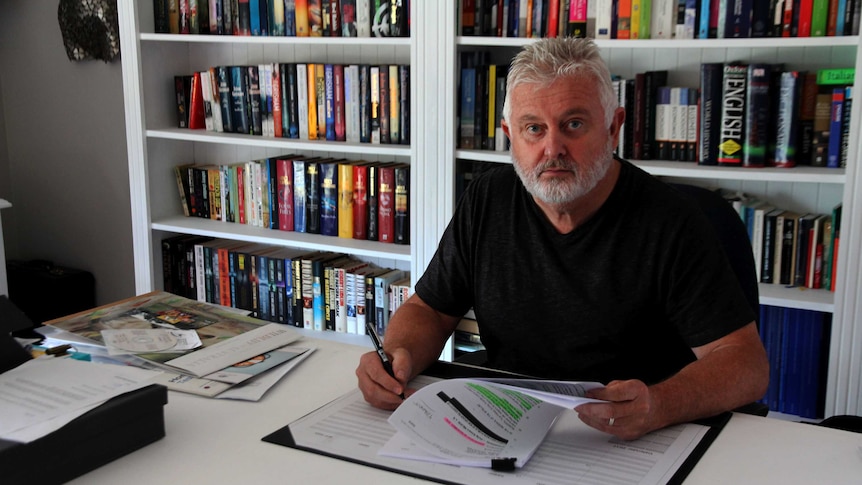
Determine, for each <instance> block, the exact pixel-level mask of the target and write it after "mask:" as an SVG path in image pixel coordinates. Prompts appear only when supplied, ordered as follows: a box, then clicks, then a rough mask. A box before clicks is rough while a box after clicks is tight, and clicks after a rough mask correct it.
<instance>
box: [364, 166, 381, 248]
mask: <svg viewBox="0 0 862 485" xmlns="http://www.w3.org/2000/svg"><path fill="white" fill-rule="evenodd" d="M379 176H380V168H379V165H377V164H371V165H369V166H368V183H367V186H366V191H367V194H368V233H367V236H366V237H367V239H368V240H369V241H376V240H377V233H378V232H379V230H380V225H379V224H378V223H377V211H378V204H379V202H380V196H379V193H378V191H379V189H380V188H379V186H378V183H379V178H380V177H379Z"/></svg>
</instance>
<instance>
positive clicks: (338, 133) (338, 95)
mask: <svg viewBox="0 0 862 485" xmlns="http://www.w3.org/2000/svg"><path fill="white" fill-rule="evenodd" d="M332 81H333V84H334V87H333V91H334V93H333V94H334V100H335V101H334V104H335V106H334V108H335V141H345V140H347V135H346V125H345V123H344V66H343V65H342V64H335V65H333V66H332Z"/></svg>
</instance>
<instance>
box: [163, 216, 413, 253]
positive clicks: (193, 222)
mask: <svg viewBox="0 0 862 485" xmlns="http://www.w3.org/2000/svg"><path fill="white" fill-rule="evenodd" d="M151 228H152V229H153V230H156V231H165V232H172V233H184V234H195V235H198V236H211V237H215V238H223V239H235V240H238V241H248V242H255V243H264V244H272V245H274V246H290V247H295V248H299V249H315V250H317V249H319V250H324V251H335V252H342V253H350V254H353V255H356V256H363V257H371V258H381V259H388V260H393V261H405V262H409V261H410V246H407V245H399V244H388V243H381V242H375V241H363V240H359V239H347V238H340V237H333V236H321V235H319V234H307V233H302V232H292V231H277V230H275V229H264V228H262V227H252V226H248V225H246V224H234V223H230V222H222V221H211V220H207V219H198V218H194V217H182V216H181V217H167V218H164V219H159V220H157V221H154V222H153V223H152V224H151Z"/></svg>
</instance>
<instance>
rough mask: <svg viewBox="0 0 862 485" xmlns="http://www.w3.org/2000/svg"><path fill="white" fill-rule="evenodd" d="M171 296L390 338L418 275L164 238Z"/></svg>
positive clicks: (227, 243)
mask: <svg viewBox="0 0 862 485" xmlns="http://www.w3.org/2000/svg"><path fill="white" fill-rule="evenodd" d="M161 246H162V267H163V277H164V280H163V281H164V287H165V291H168V292H170V293H174V294H178V295H181V296H185V297H186V298H191V299H195V300H198V301H202V302H209V303H215V304H219V305H222V306H226V307H231V308H239V309H242V310H247V311H249V312H251V315H252V316H254V317H256V318H259V319H262V320H267V321H270V322H275V323H282V324H285V325H293V326H297V327H302V328H307V329H312V330H318V331H333V332H341V333H353V334H359V335H364V334H365V324H366V322H368V323H371V324H373V325H374V328H376V329H377V332H378V334H380V335H383V334H384V333H385V330H386V325H387V324H388V322H389V317H390V316H391V315H392V312H393V311H394V310H395V308H397V307H398V306H399V305H400V304H401V302H403V301H404V300H405V299H406V297H407V296H409V294H410V288H411V285H410V272H409V271H404V270H398V269H392V268H382V267H379V266H377V265H375V264H372V263H368V262H364V261H360V260H357V259H355V258H353V257H352V256H348V255H345V254H342V253H335V252H329V251H309V250H300V249H291V248H285V247H280V246H271V245H265V244H257V243H248V242H241V241H233V240H227V239H214V238H211V237H206V236H191V235H178V236H171V237H168V238H165V239H163V240H162V241H161Z"/></svg>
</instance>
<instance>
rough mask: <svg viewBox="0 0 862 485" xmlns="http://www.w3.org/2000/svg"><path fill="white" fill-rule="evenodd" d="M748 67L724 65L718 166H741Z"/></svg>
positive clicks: (739, 64)
mask: <svg viewBox="0 0 862 485" xmlns="http://www.w3.org/2000/svg"><path fill="white" fill-rule="evenodd" d="M747 75H748V66H746V65H745V64H742V63H733V62H731V63H726V64H725V65H724V74H723V78H722V88H723V89H722V99H721V130H720V132H719V139H718V164H719V165H722V166H739V165H741V164H742V146H743V143H745V97H746V94H745V93H746V80H747Z"/></svg>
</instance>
